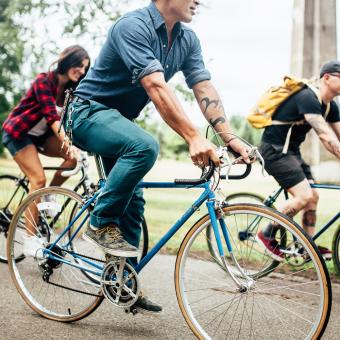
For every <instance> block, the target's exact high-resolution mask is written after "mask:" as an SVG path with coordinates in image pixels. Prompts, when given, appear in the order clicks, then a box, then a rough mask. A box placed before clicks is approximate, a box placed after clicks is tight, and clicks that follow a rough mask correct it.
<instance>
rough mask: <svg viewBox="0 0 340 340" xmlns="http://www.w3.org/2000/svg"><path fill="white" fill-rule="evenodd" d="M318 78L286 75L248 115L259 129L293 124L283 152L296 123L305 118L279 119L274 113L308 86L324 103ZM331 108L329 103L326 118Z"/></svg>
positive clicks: (302, 121)
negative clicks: (297, 119) (276, 118)
mask: <svg viewBox="0 0 340 340" xmlns="http://www.w3.org/2000/svg"><path fill="white" fill-rule="evenodd" d="M318 85H319V83H318V79H317V78H312V79H298V78H294V77H290V76H285V77H284V78H283V83H282V84H281V85H279V86H273V87H271V88H270V89H268V90H267V91H266V92H265V93H264V94H263V95H262V96H261V97H260V99H259V100H258V102H257V103H256V105H255V107H254V108H253V109H252V110H251V112H250V114H249V115H248V116H247V120H248V122H249V123H250V124H251V125H252V126H253V127H255V128H257V129H262V128H265V127H266V126H270V125H291V127H290V129H289V130H288V134H287V138H286V142H285V145H284V147H283V151H282V152H283V153H287V151H288V146H289V140H290V135H291V132H292V128H293V126H294V125H302V124H304V123H305V120H304V119H302V120H299V121H288V122H287V121H286V122H284V121H279V120H273V119H272V118H273V115H274V114H275V112H276V110H277V109H278V107H279V106H280V105H281V104H282V103H283V102H284V101H286V100H287V99H288V98H289V97H290V96H292V95H293V94H294V93H296V92H298V91H300V90H302V89H303V88H305V87H306V86H308V87H309V88H311V89H312V90H313V92H314V93H315V94H316V96H317V98H318V100H319V102H320V103H321V104H322V99H321V96H320V91H319V89H318ZM329 110H330V104H329V103H328V104H327V108H326V112H325V114H324V117H325V118H326V117H327V115H328V113H329Z"/></svg>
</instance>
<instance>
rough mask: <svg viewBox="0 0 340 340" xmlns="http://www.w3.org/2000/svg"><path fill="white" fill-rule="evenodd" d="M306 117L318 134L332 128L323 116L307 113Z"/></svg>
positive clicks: (327, 131) (325, 132)
mask: <svg viewBox="0 0 340 340" xmlns="http://www.w3.org/2000/svg"><path fill="white" fill-rule="evenodd" d="M305 119H306V121H307V122H308V123H309V125H310V126H311V127H312V128H313V129H314V130H315V132H316V133H317V134H318V135H321V134H323V133H324V134H327V133H329V131H330V128H329V126H328V125H327V123H326V121H325V119H324V118H323V117H322V116H319V115H314V114H306V115H305Z"/></svg>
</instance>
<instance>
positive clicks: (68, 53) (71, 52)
mask: <svg viewBox="0 0 340 340" xmlns="http://www.w3.org/2000/svg"><path fill="white" fill-rule="evenodd" d="M84 59H88V60H89V61H90V57H89V55H88V53H87V51H86V50H85V49H84V48H83V47H81V46H79V45H72V46H69V47H67V48H65V50H63V51H62V52H61V53H60V55H59V58H58V60H56V61H55V62H54V63H52V65H51V66H50V70H51V69H52V68H53V67H55V65H56V67H55V69H54V70H53V72H55V73H57V74H66V73H67V72H68V70H69V69H70V68H72V67H81V66H82V62H83V61H84ZM89 66H90V63H89ZM89 66H88V67H87V68H86V71H85V74H84V75H83V76H82V77H81V78H80V79H79V80H78V81H77V82H73V81H69V82H68V83H67V84H66V86H65V88H64V91H65V90H67V89H70V88H71V89H73V90H74V89H75V88H76V87H77V85H78V84H79V82H80V81H81V80H82V79H83V78H84V77H85V75H86V73H87V71H88V69H89ZM64 91H63V93H62V94H61V95H60V96H59V95H57V102H60V101H63V100H64V99H63V98H64Z"/></svg>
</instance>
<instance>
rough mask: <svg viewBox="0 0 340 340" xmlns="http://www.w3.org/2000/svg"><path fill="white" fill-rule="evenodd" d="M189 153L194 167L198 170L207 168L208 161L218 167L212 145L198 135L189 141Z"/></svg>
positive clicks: (217, 159)
mask: <svg viewBox="0 0 340 340" xmlns="http://www.w3.org/2000/svg"><path fill="white" fill-rule="evenodd" d="M189 152H190V157H191V159H192V162H193V163H194V165H196V166H198V167H200V168H202V167H205V166H208V165H209V162H210V160H211V161H212V162H213V163H214V164H215V166H219V165H220V160H219V158H218V155H217V153H216V151H215V147H214V145H213V144H211V143H210V142H209V141H208V140H207V139H205V138H204V137H202V136H200V135H197V136H196V137H194V138H193V139H192V140H191V141H190V143H189Z"/></svg>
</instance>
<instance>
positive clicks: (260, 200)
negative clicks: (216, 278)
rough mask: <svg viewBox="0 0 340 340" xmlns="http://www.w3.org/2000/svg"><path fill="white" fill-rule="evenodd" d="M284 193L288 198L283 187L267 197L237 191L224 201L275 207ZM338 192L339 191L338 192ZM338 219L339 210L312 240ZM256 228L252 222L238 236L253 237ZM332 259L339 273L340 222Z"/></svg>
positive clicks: (318, 186) (319, 186) (338, 187)
mask: <svg viewBox="0 0 340 340" xmlns="http://www.w3.org/2000/svg"><path fill="white" fill-rule="evenodd" d="M311 187H312V188H315V189H327V190H340V185H332V184H321V183H320V184H311ZM282 193H283V194H284V197H285V199H288V192H287V191H286V190H284V189H283V188H281V187H280V188H278V189H277V190H275V191H274V192H273V193H272V194H270V195H269V196H268V197H262V196H261V195H258V194H255V193H250V192H239V193H234V194H231V195H229V196H227V198H226V201H227V202H229V203H231V204H233V203H241V202H244V203H255V204H263V205H265V206H267V207H273V208H274V207H275V203H276V200H277V199H278V197H279V196H280V195H281V194H282ZM339 193H340V192H339ZM339 220H340V211H339V212H337V213H336V214H335V215H334V216H333V217H331V218H330V219H329V220H328V221H327V222H326V223H325V224H324V225H323V226H321V228H320V230H319V231H318V232H317V233H316V234H315V235H314V236H313V240H314V241H315V240H317V239H318V238H319V237H320V236H321V235H322V234H323V233H325V232H326V231H327V230H328V229H329V228H330V227H331V226H332V225H334V223H336V222H337V221H339ZM255 229H256V223H255V222H254V223H253V224H252V225H250V226H249V228H247V229H245V230H242V231H241V232H240V233H239V237H240V238H242V239H243V240H244V241H246V240H247V239H249V238H254V236H255V235H254V234H255V233H254V231H255ZM332 259H333V263H334V269H335V272H336V273H337V274H338V275H340V224H339V225H338V227H337V229H336V230H335V233H334V235H333V241H332ZM291 263H292V265H300V264H301V261H297V260H296V261H292V262H291ZM275 265H277V262H276V261H273V263H272V264H271V266H275Z"/></svg>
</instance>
